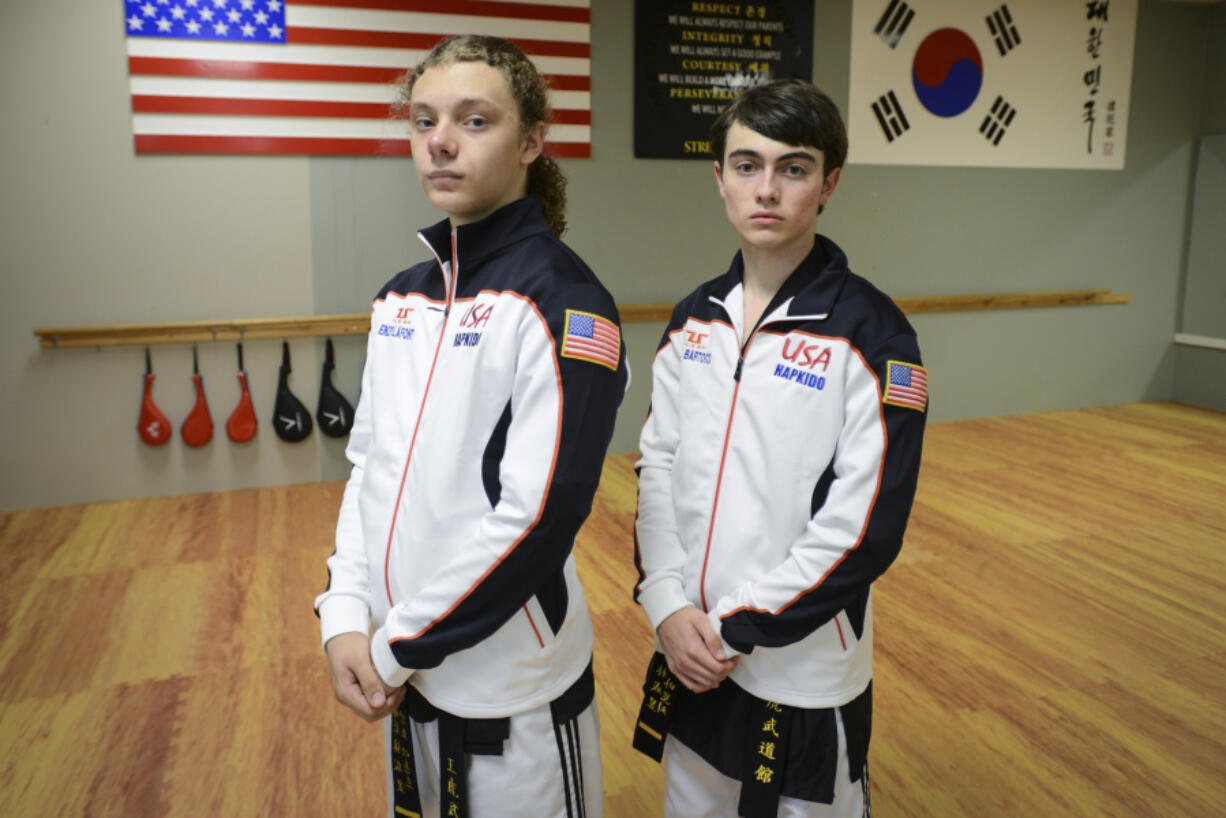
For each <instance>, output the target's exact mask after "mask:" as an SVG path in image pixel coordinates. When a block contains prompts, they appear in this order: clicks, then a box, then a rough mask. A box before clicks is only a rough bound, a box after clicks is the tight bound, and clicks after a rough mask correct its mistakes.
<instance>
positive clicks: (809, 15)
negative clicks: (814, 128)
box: [634, 0, 813, 159]
mask: <svg viewBox="0 0 1226 818" xmlns="http://www.w3.org/2000/svg"><path fill="white" fill-rule="evenodd" d="M788 78H799V79H804V80H810V81H811V80H812V79H813V2H812V0H772V2H758V3H703V2H696V0H684V1H683V0H635V8H634V155H635V157H637V158H639V159H710V158H711V155H710V149H709V145H708V142H707V134H708V131H709V130H710V128H711V123H712V122H713V121H714V120H715V117H716V116H717V115H718V114H719V112H720V110H721V109H722V108H723V107H724V106H725V105H726V104H727V103H728V102H729V101H730V100H732V99H733V98H735V97H736V95H737V94H739V93H741V92H742V91H744V90H745V89H746V88H750V87H752V86H754V85H758V84H760V83H762V82H765V81H767V80H772V79H788Z"/></svg>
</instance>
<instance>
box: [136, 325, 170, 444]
mask: <svg viewBox="0 0 1226 818" xmlns="http://www.w3.org/2000/svg"><path fill="white" fill-rule="evenodd" d="M153 377H154V376H153V361H152V359H150V357H149V347H145V394H144V395H143V396H142V397H141V399H140V419H139V420H137V421H136V431H137V433H138V434H140V439H141V440H143V441H145V442H146V443H148V444H149V445H150V446H161V445H162V444H163V443H165V442H166V441H168V440H170V431H171V428H172V427H171V425H170V421H169V420H167V419H166V416H165V415H163V414H162V410H161V409H159V408H158V405H157V404H156V403H154V402H153Z"/></svg>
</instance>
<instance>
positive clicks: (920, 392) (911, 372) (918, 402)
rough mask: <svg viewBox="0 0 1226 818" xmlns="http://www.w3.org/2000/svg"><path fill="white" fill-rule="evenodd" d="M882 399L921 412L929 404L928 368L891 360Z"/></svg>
mask: <svg viewBox="0 0 1226 818" xmlns="http://www.w3.org/2000/svg"><path fill="white" fill-rule="evenodd" d="M881 400H882V401H883V402H884V403H889V404H893V405H894V406H905V407H906V408H908V409H916V410H918V411H920V412H922V411H924V408H925V407H926V406H927V405H928V370H926V369H924V368H923V367H922V366H916V365H915V364H904V363H902V362H901V361H890V363H889V372H888V373H886V383H885V394H884V395H883V396H882V398H881Z"/></svg>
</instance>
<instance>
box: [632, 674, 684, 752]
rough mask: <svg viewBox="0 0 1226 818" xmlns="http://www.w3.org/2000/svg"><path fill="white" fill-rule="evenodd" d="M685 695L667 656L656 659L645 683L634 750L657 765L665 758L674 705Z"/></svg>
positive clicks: (635, 730) (636, 725)
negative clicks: (666, 659)
mask: <svg viewBox="0 0 1226 818" xmlns="http://www.w3.org/2000/svg"><path fill="white" fill-rule="evenodd" d="M681 692H682V686H681V683H680V682H679V681H678V680H677V677H676V676H674V675H673V673H672V671H671V670H669V669H668V662H667V661H665V659H664V654H662V653H657V654H655V655H654V656H652V657H651V664H649V665H648V666H647V680H646V681H645V682H643V705H642V707H640V708H639V718H638V722H637V723H636V724H635V726H634V749H636V750H638V751H639V752H640V753H642V754H643V755H645V756H648V757H650V758H652V759H655V760H656V761H659V760H660V759H661V758H663V756H664V737H665V736H666V735H668V732H669V727H670V726H671V725H672V721H673V705H674V704H675V703H676V699H677V696H679V695H680V694H681Z"/></svg>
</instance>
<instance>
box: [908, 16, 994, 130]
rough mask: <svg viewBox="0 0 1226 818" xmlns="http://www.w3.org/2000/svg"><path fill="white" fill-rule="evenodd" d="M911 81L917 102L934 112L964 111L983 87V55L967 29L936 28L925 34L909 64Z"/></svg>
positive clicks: (938, 113)
mask: <svg viewBox="0 0 1226 818" xmlns="http://www.w3.org/2000/svg"><path fill="white" fill-rule="evenodd" d="M911 82H912V83H913V84H914V86H915V94H916V96H918V97H919V101H920V104H921V105H923V106H924V107H925V108H927V109H928V111H929V112H930V113H932V114H935V115H936V116H943V117H952V116H957V115H958V114H960V113H962V112H963V111H965V110H966V109H967V108H969V107H971V105H972V104H973V103H974V102H975V98H976V97H978V96H979V89H980V88H982V87H983V58H982V57H980V56H979V48H978V47H976V45H975V41H974V40H972V39H971V38H970V37H969V36H967V35H966V33H964V32H962V31H959V30H958V29H956V28H939V29H937V30H936V31H934V32H932V33H931V34H929V35H928V36H927V37H925V38H924V41H923V42H922V43H920V46H919V48H918V49H916V52H915V61H914V62H913V63H912V64H911Z"/></svg>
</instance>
